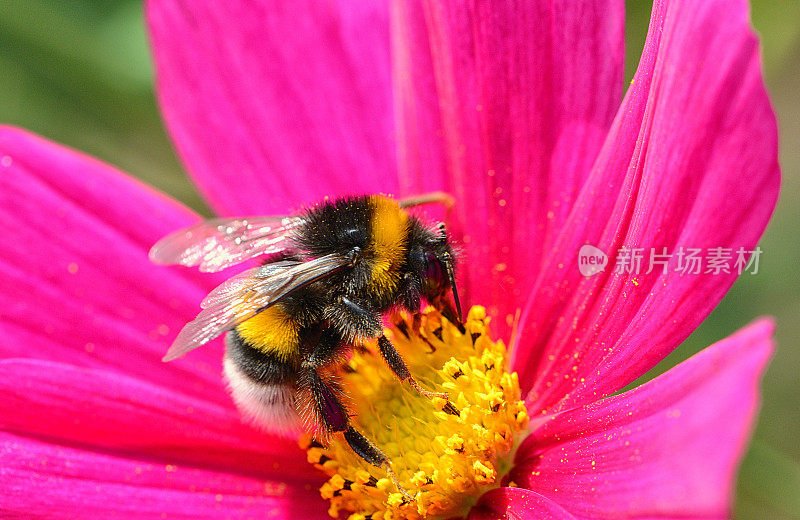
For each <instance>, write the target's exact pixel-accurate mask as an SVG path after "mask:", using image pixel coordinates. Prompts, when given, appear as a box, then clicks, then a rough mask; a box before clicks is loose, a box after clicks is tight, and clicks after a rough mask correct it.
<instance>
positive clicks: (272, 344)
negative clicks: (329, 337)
mask: <svg viewBox="0 0 800 520" xmlns="http://www.w3.org/2000/svg"><path fill="white" fill-rule="evenodd" d="M236 331H237V332H238V333H239V335H240V336H241V337H242V339H244V340H245V341H246V342H247V343H248V344H250V345H252V346H253V347H255V348H257V349H258V350H260V351H262V352H264V353H266V354H275V355H276V356H278V357H279V358H280V359H282V360H286V359H289V358H290V357H292V356H294V355H295V354H297V352H298V348H297V345H298V340H299V328H298V324H297V322H296V321H294V320H292V317H291V316H289V315H288V314H286V312H285V311H284V310H283V309H282V308H281V307H280V306H277V305H276V306H273V307H270V308H268V309H265V310H263V311H261V312H259V313H258V314H256V315H255V316H253V317H252V318H250V319H249V320H247V321H245V322H244V323H242V324H241V325H239V326H238V327H236Z"/></svg>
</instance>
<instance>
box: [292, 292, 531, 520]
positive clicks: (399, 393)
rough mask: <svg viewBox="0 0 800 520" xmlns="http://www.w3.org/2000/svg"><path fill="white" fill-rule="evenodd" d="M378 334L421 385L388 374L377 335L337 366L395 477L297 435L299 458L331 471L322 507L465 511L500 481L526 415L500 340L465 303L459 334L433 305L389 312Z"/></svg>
mask: <svg viewBox="0 0 800 520" xmlns="http://www.w3.org/2000/svg"><path fill="white" fill-rule="evenodd" d="M393 321H395V325H393V326H392V327H390V328H388V329H387V330H386V335H387V337H389V339H390V340H391V341H392V343H394V345H395V346H396V347H397V350H398V351H399V352H400V354H401V355H402V356H403V358H404V359H405V360H406V363H407V364H408V366H409V369H410V370H411V373H412V374H413V376H414V378H415V379H416V380H417V381H418V382H419V383H420V385H421V386H422V387H423V388H425V389H426V390H430V391H432V392H446V393H447V394H448V395H449V396H450V399H449V404H448V402H447V401H446V400H444V399H441V398H434V399H433V400H431V399H429V398H427V397H422V396H420V395H419V394H418V393H417V392H415V391H414V390H413V389H412V388H411V386H410V385H409V384H408V383H407V382H406V383H402V382H400V381H398V380H397V378H396V377H395V376H394V374H393V373H392V372H391V370H390V369H389V367H388V366H387V365H386V363H385V361H384V360H383V359H382V358H381V356H380V354H379V353H378V349H377V345H375V344H374V343H370V344H367V345H366V349H364V350H363V351H362V350H359V351H357V352H355V353H354V354H353V357H352V359H351V360H350V361H349V362H348V363H347V367H346V368H345V369H344V370H342V372H341V374H340V376H341V378H342V380H343V381H342V382H343V387H344V388H345V389H346V391H347V394H348V396H349V401H348V406H349V410H350V413H351V415H353V417H352V421H353V425H354V427H355V428H356V429H358V430H359V431H360V432H361V433H363V434H364V435H365V436H367V437H368V438H369V439H370V440H371V441H372V442H373V443H375V445H376V446H378V447H379V448H380V449H381V450H382V451H383V452H384V453H385V454H386V455H387V456H388V457H389V459H390V460H391V465H392V469H393V471H394V473H395V474H396V477H397V480H398V481H399V483H400V485H402V486H403V488H404V489H405V491H406V492H407V494H408V495H410V496H411V497H413V500H409V499H408V498H407V497H406V496H405V495H404V494H403V493H402V492H401V491H400V490H399V489H398V488H397V486H396V485H395V484H394V483H393V482H392V480H391V479H390V478H389V476H388V475H387V473H386V471H385V469H383V468H376V467H374V466H371V465H370V464H368V463H367V462H365V461H364V460H362V459H361V458H360V457H358V456H357V455H356V454H355V453H353V451H352V449H351V448H350V446H349V445H348V444H347V442H346V441H345V440H344V439H343V438H342V437H341V436H340V435H335V436H333V437H332V438H331V439H330V444H329V445H328V446H327V447H320V445H319V444H318V443H315V442H312V441H311V439H310V438H309V437H305V438H303V439H301V446H302V447H303V448H304V449H307V450H308V460H309V462H311V463H312V464H314V465H315V466H316V467H317V468H319V469H321V470H322V471H324V472H325V473H326V474H327V475H328V476H329V477H330V478H329V480H328V481H327V482H326V483H325V484H324V485H323V486H322V488H321V489H320V493H321V495H322V497H323V498H325V499H327V500H330V508H329V510H328V512H329V514H330V515H331V516H332V517H334V518H347V519H348V520H364V519H372V520H392V519H409V520H417V519H445V518H453V517H460V516H465V515H466V514H467V512H468V511H469V509H470V507H472V505H474V503H475V502H476V501H477V499H478V497H480V496H481V495H482V494H483V493H485V492H486V491H488V490H490V489H492V488H496V487H499V485H500V482H501V480H502V478H503V476H504V475H505V474H506V473H507V472H508V470H509V469H510V467H511V463H512V461H513V456H514V451H515V449H516V446H517V445H518V444H519V441H520V440H521V438H522V436H523V434H524V433H525V432H526V428H527V425H528V414H527V410H526V409H525V404H524V402H523V401H521V400H520V389H519V382H518V379H517V374H516V373H511V372H508V370H507V352H506V347H505V345H504V344H503V342H502V341H497V342H494V341H492V339H491V337H490V335H489V329H488V322H489V319H488V318H487V317H486V311H485V310H484V308H483V307H478V306H476V307H473V308H472V309H470V311H469V316H468V318H467V321H466V323H465V324H464V328H465V329H466V332H465V333H464V334H462V333H461V332H459V330H458V329H457V328H456V327H455V326H454V325H453V324H451V323H450V322H449V321H447V320H446V319H444V318H442V316H441V315H440V314H439V313H438V312H437V311H435V310H433V309H430V308H429V309H426V310H425V312H424V313H423V314H422V320H421V321H420V322H419V323H418V328H417V329H416V330H415V329H414V320H413V319H412V318H411V317H409V316H407V315H405V314H404V315H401V316H397V317H396V318H395V319H394V320H393Z"/></svg>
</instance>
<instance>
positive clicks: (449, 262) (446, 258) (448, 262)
mask: <svg viewBox="0 0 800 520" xmlns="http://www.w3.org/2000/svg"><path fill="white" fill-rule="evenodd" d="M436 227H437V228H438V230H439V236H440V240H441V241H442V242H447V227H446V226H445V224H444V222H439V224H438V226H436ZM441 261H442V262H443V263H444V268H445V269H446V270H447V280H448V281H449V282H450V292H452V293H453V300H454V301H455V302H456V312H457V313H458V321H459V323H464V318H463V317H462V316H461V300H459V299H458V289H456V275H455V273H454V272H453V256H452V255H451V254H450V253H447V252H445V253H443V254H442V258H441Z"/></svg>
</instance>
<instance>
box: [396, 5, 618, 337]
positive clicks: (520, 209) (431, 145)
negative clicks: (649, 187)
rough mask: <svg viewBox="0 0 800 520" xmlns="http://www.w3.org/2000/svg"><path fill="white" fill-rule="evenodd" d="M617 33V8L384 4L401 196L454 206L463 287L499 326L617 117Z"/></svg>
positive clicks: (520, 299) (520, 298)
mask: <svg viewBox="0 0 800 520" xmlns="http://www.w3.org/2000/svg"><path fill="white" fill-rule="evenodd" d="M623 25H624V5H623V3H622V2H621V1H612V2H608V1H606V0H596V1H595V0H585V1H576V2H510V3H503V2H494V3H487V2H477V3H470V2H438V1H435V2H434V1H427V0H420V1H416V0H411V1H404V0H397V1H395V2H394V5H393V10H392V29H393V33H392V34H393V57H394V84H395V92H396V94H395V103H396V106H397V109H396V111H397V113H398V123H397V125H398V136H399V140H400V141H399V142H400V145H399V159H400V189H401V192H403V193H418V192H425V191H431V190H444V191H449V192H451V193H452V194H453V195H454V196H455V198H456V201H457V203H456V207H455V209H454V215H453V216H454V219H455V221H454V222H453V225H454V226H455V229H456V235H457V236H459V237H460V238H461V240H462V241H463V243H464V244H463V245H464V261H463V262H462V269H461V275H460V278H461V283H462V284H463V285H465V288H466V290H467V291H468V292H469V299H470V300H471V301H472V302H475V303H480V304H484V305H490V306H491V308H490V310H491V311H492V313H493V314H495V315H499V316H500V318H501V320H502V322H501V324H500V326H501V327H504V325H505V321H506V319H507V316H508V315H509V314H512V315H513V313H515V312H516V310H517V309H519V308H520V307H521V306H522V304H523V303H524V297H525V296H527V295H528V294H529V291H530V288H531V286H532V282H533V278H534V276H535V274H536V272H537V268H538V266H539V265H540V264H541V263H542V261H543V260H544V259H545V256H544V252H545V251H548V249H549V247H548V246H549V245H551V244H552V242H553V239H554V237H555V234H556V233H557V232H558V231H559V230H560V229H561V227H562V226H563V225H564V222H565V220H566V218H567V216H568V214H569V211H570V209H571V208H572V205H573V203H574V201H575V199H576V197H577V195H578V193H579V191H580V188H581V186H582V185H583V183H584V181H585V179H586V177H587V175H588V173H589V169H590V168H591V165H592V162H593V161H594V158H595V157H596V155H597V152H598V150H599V149H600V146H601V145H602V142H603V138H604V136H605V134H606V131H607V130H608V128H609V126H610V124H611V121H612V119H613V117H614V113H615V111H616V109H617V107H618V106H619V101H620V97H621V92H622V72H623V45H624V27H623ZM496 325H498V324H497V323H496Z"/></svg>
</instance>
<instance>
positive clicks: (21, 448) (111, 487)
mask: <svg viewBox="0 0 800 520" xmlns="http://www.w3.org/2000/svg"><path fill="white" fill-rule="evenodd" d="M0 457H1V458H2V460H3V467H2V469H0V511H3V512H4V513H5V515H9V516H4V517H6V518H9V517H10V518H48V519H69V520H80V519H92V520H93V519H96V518H119V519H131V520H149V519H162V518H183V519H187V520H189V519H191V520H195V519H208V520H218V519H221V518H231V519H246V518H275V519H277V520H282V519H287V520H288V519H296V518H308V519H313V518H318V519H323V518H327V515H326V514H325V503H324V502H323V501H322V500H321V499H320V498H319V493H318V491H317V490H316V488H315V487H313V486H310V487H309V488H305V487H301V486H295V485H287V484H285V483H283V482H282V481H281V480H280V479H268V480H264V479H261V478H252V477H248V476H243V475H237V474H234V473H224V472H216V471H209V470H206V469H198V468H192V467H185V466H181V465H172V464H163V463H160V462H156V461H152V460H147V459H143V458H126V457H120V456H116V455H112V454H107V453H102V452H96V451H88V450H85V449H82V448H81V447H76V446H70V445H58V444H51V443H49V442H47V441H43V440H34V439H28V438H25V437H20V436H18V435H15V434H13V433H7V432H0Z"/></svg>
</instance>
